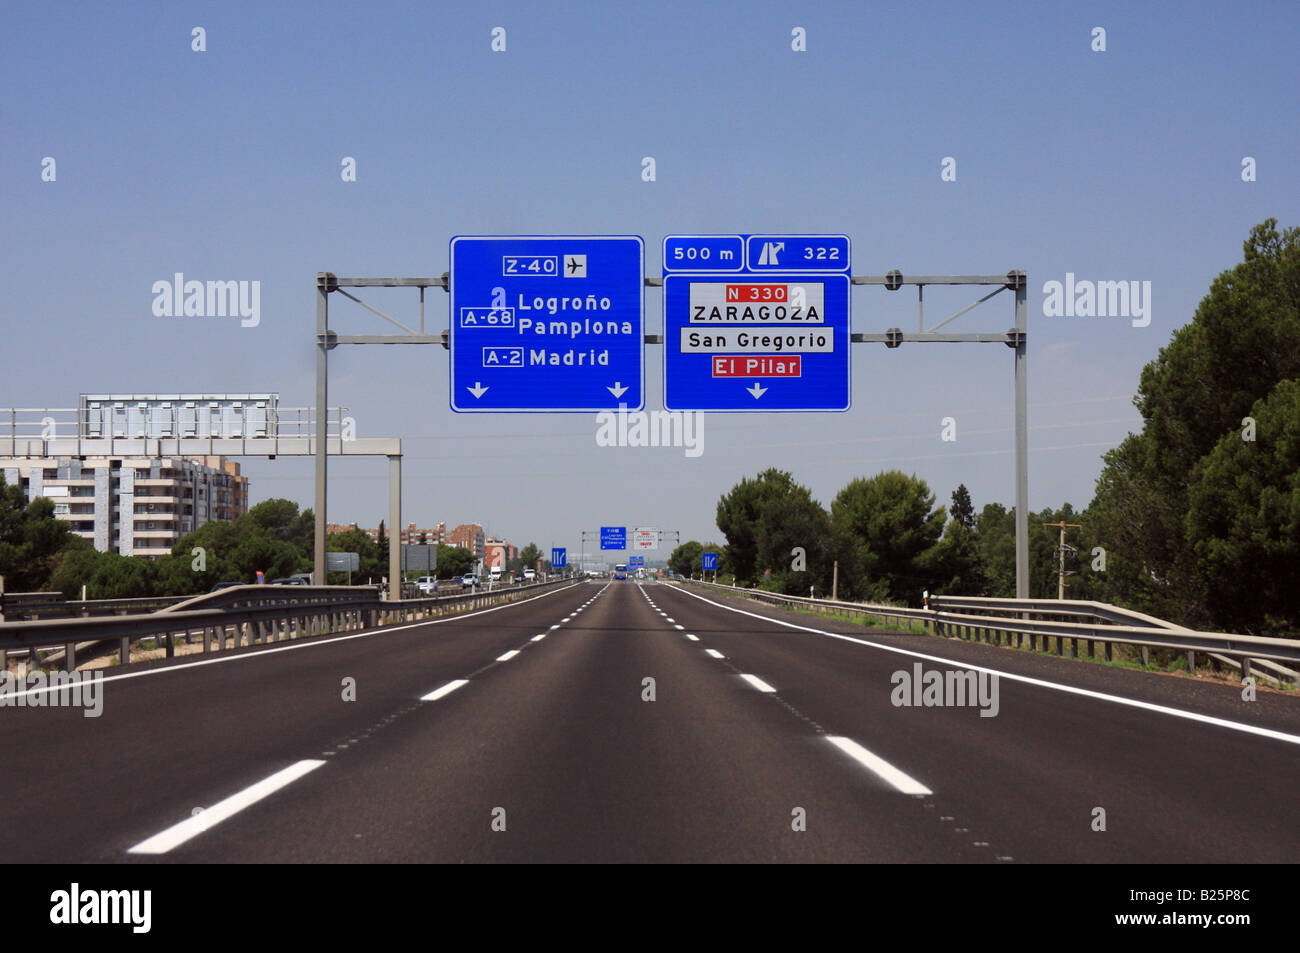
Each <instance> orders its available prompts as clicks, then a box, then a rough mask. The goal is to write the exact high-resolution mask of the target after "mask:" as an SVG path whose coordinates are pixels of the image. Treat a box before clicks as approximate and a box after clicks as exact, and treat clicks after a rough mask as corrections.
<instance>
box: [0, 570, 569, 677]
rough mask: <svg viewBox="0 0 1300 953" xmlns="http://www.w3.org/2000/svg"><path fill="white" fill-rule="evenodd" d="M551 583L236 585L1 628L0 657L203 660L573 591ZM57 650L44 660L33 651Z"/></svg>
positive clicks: (70, 662) (67, 662) (69, 664)
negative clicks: (102, 613)
mask: <svg viewBox="0 0 1300 953" xmlns="http://www.w3.org/2000/svg"><path fill="white" fill-rule="evenodd" d="M574 584H576V581H575V580H567V579H556V580H550V581H547V582H541V583H534V584H532V585H525V586H511V587H508V588H502V589H497V590H494V591H493V592H486V591H482V592H471V593H466V594H463V595H453V596H428V597H425V598H419V599H401V600H389V601H385V600H382V599H380V597H379V591H378V590H377V589H376V588H375V587H372V586H351V587H348V586H239V587H231V588H229V589H222V590H218V591H217V592H212V593H207V594H205V595H202V596H195V597H193V598H191V599H187V600H185V601H184V602H181V603H177V604H176V605H172V606H168V607H167V608H165V609H163V610H161V611H159V612H152V613H147V614H136V615H125V616H108V617H100V618H77V619H41V620H35V621H24V622H5V623H0V651H3V652H5V653H8V652H9V651H10V650H14V649H19V650H26V651H27V652H28V653H29V659H30V661H31V663H32V664H33V665H37V664H45V665H48V664H50V663H51V662H54V663H56V664H61V665H62V667H63V668H64V669H67V670H69V671H71V670H73V669H75V668H76V667H77V657H78V654H79V653H80V654H82V656H83V658H84V657H85V655H86V654H87V653H90V654H96V653H98V652H101V651H104V650H107V651H112V648H113V647H114V646H116V648H117V651H118V664H126V663H127V662H129V660H130V658H131V646H132V644H134V643H137V642H140V641H142V640H145V639H157V640H158V641H159V642H161V643H162V644H163V645H164V647H165V649H166V657H167V658H173V657H175V655H176V639H177V638H178V637H180V638H184V639H185V640H186V642H187V643H188V642H189V641H190V640H191V639H192V638H193V637H194V636H195V635H196V634H197V635H199V636H201V638H202V639H203V651H204V653H207V652H211V651H216V650H217V649H218V648H220V649H225V648H226V643H227V640H228V639H231V638H232V637H233V644H232V645H231V646H230V647H231V648H240V647H241V646H244V645H250V646H251V645H263V644H269V643H274V642H281V641H285V640H286V639H294V638H302V637H309V636H315V635H326V634H330V633H335V632H353V631H361V630H363V629H370V628H376V627H378V626H383V625H391V624H395V623H399V622H410V621H418V620H419V619H424V618H433V617H437V616H444V615H453V614H456V613H460V612H465V611H469V610H472V609H476V608H480V607H483V606H488V605H495V604H498V603H506V602H513V601H515V600H516V599H519V598H521V597H525V596H528V595H533V594H536V593H539V592H543V591H547V590H550V589H556V588H560V587H563V586H568V585H574ZM50 648H54V649H55V650H56V651H55V652H54V653H53V655H52V656H47V657H45V658H44V659H41V658H40V657H39V656H38V652H39V651H40V650H43V649H46V650H48V649H50Z"/></svg>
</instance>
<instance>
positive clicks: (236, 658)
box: [10, 583, 577, 698]
mask: <svg viewBox="0 0 1300 953" xmlns="http://www.w3.org/2000/svg"><path fill="white" fill-rule="evenodd" d="M574 585H577V583H575V584H574ZM572 588H573V586H565V587H564V588H563V589H556V590H554V591H552V592H542V593H539V594H537V595H535V596H529V597H528V598H527V599H520V600H519V601H518V602H503V603H502V604H501V605H499V606H492V607H491V608H490V609H479V610H478V611H477V612H466V613H465V614H463V615H454V616H447V617H446V618H445V619H425V620H424V621H422V622H411V623H408V624H405V625H383V626H379V627H377V628H374V629H370V630H369V631H367V632H353V633H350V634H349V635H336V636H331V637H329V638H324V637H321V636H315V637H308V638H304V639H301V640H296V641H295V642H294V643H291V644H289V645H277V646H276V647H275V648H262V647H261V643H258V648H257V650H256V651H253V652H241V653H239V654H238V655H231V654H227V655H225V656H222V657H219V658H209V659H197V660H196V661H193V662H180V663H178V664H176V665H160V666H159V667H158V668H150V669H145V670H144V671H141V672H123V673H122V674H121V675H105V676H104V677H103V678H102V679H100V681H101V682H117V681H121V680H122V679H127V678H143V677H144V676H146V675H163V674H166V673H167V672H179V671H181V670H182V669H187V668H198V667H199V666H201V665H221V664H223V663H226V662H243V661H247V660H248V659H256V658H263V657H265V656H270V655H277V654H279V653H280V652H293V651H296V650H297V649H310V648H314V647H315V646H318V645H331V644H333V643H335V642H351V641H352V640H353V639H368V638H371V637H373V636H376V635H384V634H386V633H389V632H403V631H405V630H407V629H417V628H419V627H420V626H422V625H442V624H443V623H444V622H460V621H462V620H464V619H472V618H474V617H475V616H480V615H487V614H488V613H489V612H500V611H501V610H502V609H509V608H511V607H513V606H522V605H525V604H526V603H529V602H536V601H537V600H538V599H545V598H547V597H548V596H553V595H556V594H557V593H560V592H568V591H569V590H570V589H572ZM182 628H184V626H177V630H178V631H179V630H180V629H182ZM556 628H559V626H556ZM227 651H229V650H227ZM81 671H96V672H99V671H103V669H81ZM58 690H59V686H57V685H56V686H54V687H53V688H51V687H49V686H47V687H45V688H29V689H27V692H26V694H31V693H36V692H49V691H58ZM18 694H22V693H17V692H16V693H14V694H13V695H11V696H10V697H11V698H16V697H18Z"/></svg>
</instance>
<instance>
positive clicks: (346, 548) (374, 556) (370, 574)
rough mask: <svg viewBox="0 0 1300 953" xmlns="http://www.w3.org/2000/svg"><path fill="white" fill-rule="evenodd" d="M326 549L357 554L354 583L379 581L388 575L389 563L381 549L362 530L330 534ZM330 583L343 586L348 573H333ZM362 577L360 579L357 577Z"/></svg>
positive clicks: (326, 540)
mask: <svg viewBox="0 0 1300 953" xmlns="http://www.w3.org/2000/svg"><path fill="white" fill-rule="evenodd" d="M325 548H326V550H328V551H329V552H333V553H356V554H357V571H356V572H354V573H353V574H352V581H353V582H354V583H356V582H361V581H364V580H366V579H378V578H379V577H380V576H383V575H386V574H387V573H388V563H386V562H384V561H383V560H382V559H381V558H380V555H379V547H378V546H377V545H376V544H375V541H374V540H373V539H371V538H370V536H369V535H368V534H366V533H365V532H363V531H362V530H360V529H349V530H344V531H343V532H342V533H330V534H329V536H327V537H326V538H325ZM329 575H330V583H331V584H333V585H341V584H343V583H346V582H347V581H348V574H347V573H346V572H332V573H330V574H329ZM358 576H359V577H360V579H358V578H357V577H358Z"/></svg>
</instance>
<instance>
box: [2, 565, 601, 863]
mask: <svg viewBox="0 0 1300 953" xmlns="http://www.w3.org/2000/svg"><path fill="white" fill-rule="evenodd" d="M594 591H596V589H595V587H592V586H588V585H582V584H578V585H574V586H572V587H567V588H564V589H562V590H559V591H552V592H550V593H545V594H542V595H540V596H537V597H533V598H532V599H529V600H526V601H522V602H516V603H510V604H508V605H505V606H502V607H499V608H495V609H492V610H488V611H479V612H476V613H474V614H472V615H464V616H454V617H450V618H447V619H445V620H441V621H438V622H436V623H434V622H430V623H417V624H410V625H404V626H398V627H392V628H384V629H379V630H374V631H373V632H371V633H367V634H364V635H362V636H360V637H358V636H356V635H341V636H326V637H323V638H317V639H305V640H301V641H294V642H286V643H283V644H282V645H277V646H275V647H273V648H269V649H263V648H246V649H242V650H240V651H238V652H233V651H232V652H226V653H223V654H218V655H216V656H210V657H209V659H208V660H205V661H202V662H198V663H192V662H183V663H182V664H179V665H171V666H164V667H161V668H151V669H148V670H147V671H144V672H142V673H139V674H133V675H132V676H131V677H112V676H110V677H109V678H106V679H105V681H104V683H103V685H102V691H103V714H102V715H101V716H100V717H98V718H86V717H84V716H83V713H82V711H81V710H80V709H73V708H0V745H2V746H3V748H2V750H4V751H5V752H6V753H7V754H8V755H9V758H10V763H11V767H10V768H9V769H8V770H6V771H5V772H3V774H0V804H2V805H3V807H2V808H0V810H3V812H4V823H3V825H0V851H3V852H4V855H5V856H6V857H8V858H9V859H10V860H15V861H20V862H21V861H37V862H51V861H108V860H120V859H121V858H122V852H123V851H125V850H126V848H128V847H130V846H131V845H132V844H133V843H135V842H136V841H138V840H141V839H143V838H144V837H146V836H148V835H149V834H151V833H153V832H154V831H156V830H158V829H161V828H162V827H165V826H167V825H168V824H171V823H173V822H175V821H177V820H180V819H181V818H182V817H188V816H190V814H191V812H192V811H193V810H194V808H196V807H203V806H205V805H210V804H212V803H213V802H214V801H215V800H217V797H218V795H219V794H220V792H223V791H234V790H239V789H241V788H243V787H245V786H247V785H250V784H253V783H255V782H257V781H258V780H260V779H261V778H263V777H265V776H266V775H268V774H271V773H272V772H273V771H275V770H278V769H280V768H283V767H284V766H286V765H288V764H291V763H293V762H296V761H298V760H299V759H302V758H305V757H309V756H311V757H315V756H317V755H319V754H320V753H321V752H323V751H328V750H346V748H341V747H340V746H346V745H349V744H351V743H352V741H351V739H353V738H358V737H360V736H361V735H363V734H365V733H367V732H368V731H373V730H374V726H375V725H376V724H377V723H379V722H381V721H383V720H384V719H386V718H392V719H399V718H401V717H405V716H406V715H408V714H410V713H411V712H412V711H414V710H415V708H417V707H418V702H417V701H416V700H417V699H418V697H419V695H420V694H422V693H423V692H425V691H427V690H428V686H429V683H430V682H434V683H436V682H438V681H439V680H440V679H443V680H445V679H450V678H452V677H455V676H458V675H462V674H464V673H466V672H473V671H476V670H478V669H480V668H482V667H483V666H485V665H486V666H490V665H492V664H495V663H494V659H495V658H496V657H498V656H499V655H501V654H502V653H503V652H506V651H508V650H510V649H513V648H516V647H517V646H518V645H519V644H520V643H522V642H525V641H526V640H527V638H528V637H530V636H532V635H534V634H535V632H536V626H537V625H538V622H537V621H536V619H539V618H545V619H553V620H554V621H556V622H558V621H559V619H561V618H563V617H564V616H565V615H567V614H568V613H569V612H571V611H572V610H573V609H574V608H575V607H577V606H578V605H580V604H581V603H582V602H583V601H585V600H586V599H587V598H589V597H590V595H591V593H592V592H594ZM133 668H136V667H133ZM114 674H116V672H114ZM345 678H352V679H355V685H356V692H355V697H356V700H355V701H344V700H343V692H344V688H343V680H344V679H345ZM214 792H215V793H214ZM37 831H39V836H33V835H34V833H35V832H37ZM136 835H138V836H136ZM132 838H134V840H132Z"/></svg>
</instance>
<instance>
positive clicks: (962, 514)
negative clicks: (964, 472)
mask: <svg viewBox="0 0 1300 953" xmlns="http://www.w3.org/2000/svg"><path fill="white" fill-rule="evenodd" d="M949 515H950V516H951V517H952V518H953V519H955V520H956V521H957V522H958V523H960V524H961V525H962V526H964V527H966V529H968V530H970V531H971V532H974V531H975V504H973V503H972V502H971V501H970V490H968V489H966V484H965V483H958V484H957V489H955V490H953V491H952V510H951V512H950V513H949Z"/></svg>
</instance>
